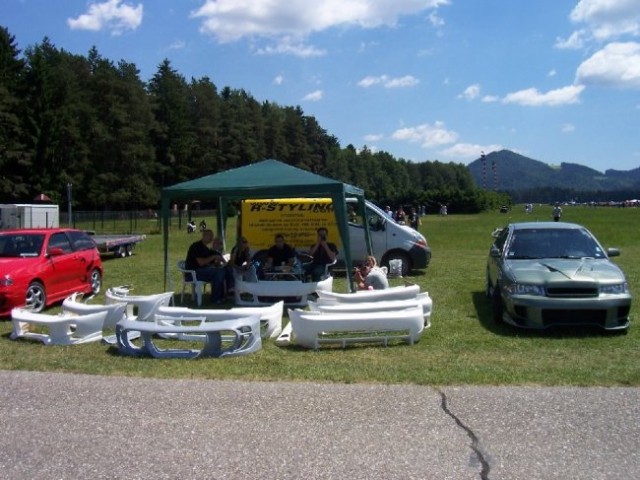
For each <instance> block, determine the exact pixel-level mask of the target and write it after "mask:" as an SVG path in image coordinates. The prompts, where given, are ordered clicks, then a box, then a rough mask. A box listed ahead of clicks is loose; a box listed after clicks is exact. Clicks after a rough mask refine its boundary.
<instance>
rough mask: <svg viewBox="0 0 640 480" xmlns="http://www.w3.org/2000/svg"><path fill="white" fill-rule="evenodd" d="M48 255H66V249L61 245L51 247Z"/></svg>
mask: <svg viewBox="0 0 640 480" xmlns="http://www.w3.org/2000/svg"><path fill="white" fill-rule="evenodd" d="M47 255H48V256H50V257H58V256H60V255H64V251H63V250H62V249H61V248H60V247H51V248H49V249H48V250H47Z"/></svg>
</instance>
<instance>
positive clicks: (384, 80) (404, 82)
mask: <svg viewBox="0 0 640 480" xmlns="http://www.w3.org/2000/svg"><path fill="white" fill-rule="evenodd" d="M418 83H420V80H418V79H417V78H415V77H413V76H412V75H405V76H404V77H396V78H392V77H389V75H380V76H378V77H374V76H367V77H364V78H363V79H362V80H360V81H359V82H358V86H359V87H362V88H369V87H373V86H374V85H382V86H383V87H385V88H403V87H414V86H416V85H417V84H418Z"/></svg>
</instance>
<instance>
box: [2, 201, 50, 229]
mask: <svg viewBox="0 0 640 480" xmlns="http://www.w3.org/2000/svg"><path fill="white" fill-rule="evenodd" d="M59 226H60V212H59V209H58V205H49V204H46V205H39V204H26V203H10V204H0V230H7V229H10V228H58V227H59Z"/></svg>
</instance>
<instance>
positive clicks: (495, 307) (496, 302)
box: [491, 283, 504, 323]
mask: <svg viewBox="0 0 640 480" xmlns="http://www.w3.org/2000/svg"><path fill="white" fill-rule="evenodd" d="M503 315H504V305H503V304H502V295H500V285H498V284H497V283H496V285H495V286H494V287H493V292H492V293H491V316H492V318H493V321H494V322H495V323H504V320H503V319H502V316H503Z"/></svg>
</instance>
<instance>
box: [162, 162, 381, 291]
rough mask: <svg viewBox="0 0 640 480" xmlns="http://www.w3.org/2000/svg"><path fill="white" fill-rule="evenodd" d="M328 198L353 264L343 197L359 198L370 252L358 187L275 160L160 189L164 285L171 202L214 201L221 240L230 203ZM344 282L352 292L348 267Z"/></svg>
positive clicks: (348, 256)
mask: <svg viewBox="0 0 640 480" xmlns="http://www.w3.org/2000/svg"><path fill="white" fill-rule="evenodd" d="M295 197H306V198H331V199H332V200H333V205H334V212H335V216H336V224H337V225H338V231H339V232H340V239H341V240H342V245H343V248H344V259H345V263H346V265H347V266H349V265H352V258H351V242H350V239H349V227H348V223H347V220H348V219H347V205H346V198H347V197H354V198H357V199H358V208H357V209H358V211H359V213H360V216H361V218H362V219H363V226H364V235H365V238H364V241H365V242H366V244H367V251H368V252H369V253H371V252H372V248H371V238H370V236H369V226H368V224H367V222H366V221H364V219H365V204H364V191H363V190H362V189H360V188H358V187H354V186H352V185H349V184H346V183H342V182H340V181H338V180H333V179H330V178H327V177H323V176H321V175H316V174H315V173H311V172H308V171H306V170H302V169H299V168H295V167H292V166H291V165H287V164H286V163H282V162H279V161H277V160H263V161H261V162H257V163H253V164H250V165H247V166H244V167H239V168H235V169H231V170H227V171H224V172H220V173H216V174H213V175H207V176H204V177H200V178H196V179H194V180H190V181H187V182H182V183H178V184H176V185H172V186H170V187H166V188H163V189H162V205H161V212H162V224H163V239H164V271H165V285H166V281H167V274H168V268H169V250H168V245H169V215H170V210H169V204H170V202H171V200H174V201H175V200H193V199H194V198H197V199H198V200H201V201H202V200H217V201H218V207H219V208H218V214H217V222H216V223H217V230H218V235H219V236H220V237H221V238H224V233H225V232H224V225H225V223H226V222H225V220H226V218H225V216H226V212H227V204H228V202H229V201H232V200H242V199H247V198H252V199H261V198H267V199H268V198H295ZM346 271H347V280H348V285H349V287H348V288H349V289H351V284H352V281H351V280H352V277H351V273H352V272H351V268H347V269H346Z"/></svg>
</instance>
